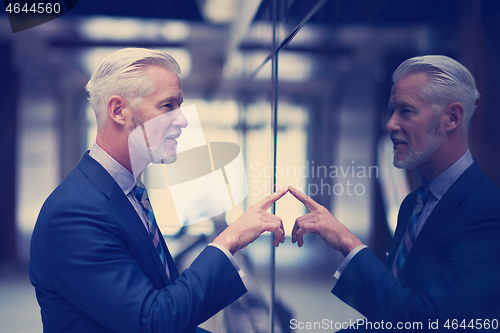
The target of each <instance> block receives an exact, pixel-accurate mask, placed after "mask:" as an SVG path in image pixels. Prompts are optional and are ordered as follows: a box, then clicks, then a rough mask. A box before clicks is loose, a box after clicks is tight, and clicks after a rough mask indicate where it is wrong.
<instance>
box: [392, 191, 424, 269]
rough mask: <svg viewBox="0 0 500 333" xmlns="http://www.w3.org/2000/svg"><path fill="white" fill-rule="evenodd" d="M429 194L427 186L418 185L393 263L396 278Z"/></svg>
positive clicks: (408, 251) (403, 262) (412, 241)
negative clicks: (404, 231)
mask: <svg viewBox="0 0 500 333" xmlns="http://www.w3.org/2000/svg"><path fill="white" fill-rule="evenodd" d="M430 196H431V194H430V193H429V189H428V188H427V186H425V185H422V186H420V188H419V191H418V195H417V201H416V202H415V207H414V208H413V213H412V214H411V217H410V221H409V223H408V227H407V229H406V234H405V236H404V238H403V243H402V244H401V249H400V250H399V254H398V256H397V258H396V264H395V265H394V269H393V271H392V273H393V274H394V277H395V278H396V279H397V278H398V275H399V272H401V269H402V268H403V266H404V264H405V261H406V257H407V256H408V253H410V251H411V248H412V247H413V243H414V242H415V239H416V238H417V236H416V235H417V226H418V220H419V219H420V215H422V209H423V208H424V206H425V204H426V203H427V201H428V200H429V198H430Z"/></svg>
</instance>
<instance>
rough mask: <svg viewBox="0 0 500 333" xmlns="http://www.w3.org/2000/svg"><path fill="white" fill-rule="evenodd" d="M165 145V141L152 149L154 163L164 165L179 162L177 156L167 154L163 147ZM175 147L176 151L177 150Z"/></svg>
mask: <svg viewBox="0 0 500 333" xmlns="http://www.w3.org/2000/svg"><path fill="white" fill-rule="evenodd" d="M164 144H165V140H163V141H162V142H161V143H159V144H157V145H156V146H154V147H153V149H151V157H152V159H153V160H152V161H151V162H153V163H162V164H171V163H174V162H175V161H176V160H177V154H176V153H174V154H172V155H168V154H167V153H166V152H165V149H164V148H163V145H164ZM176 148H177V147H175V148H174V149H176Z"/></svg>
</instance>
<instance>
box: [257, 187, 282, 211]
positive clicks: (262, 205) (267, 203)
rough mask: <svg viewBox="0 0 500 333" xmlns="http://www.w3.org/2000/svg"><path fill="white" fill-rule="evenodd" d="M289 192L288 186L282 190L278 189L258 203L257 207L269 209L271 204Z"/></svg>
mask: <svg viewBox="0 0 500 333" xmlns="http://www.w3.org/2000/svg"><path fill="white" fill-rule="evenodd" d="M286 192H288V187H283V188H282V189H281V190H278V191H276V192H274V193H273V194H271V195H268V196H267V197H265V198H264V199H262V200H261V201H259V202H258V203H256V204H255V205H256V207H258V208H260V209H263V210H268V209H269V207H271V205H272V204H273V203H274V202H276V200H278V199H279V198H281V197H282V196H284V195H285V193H286Z"/></svg>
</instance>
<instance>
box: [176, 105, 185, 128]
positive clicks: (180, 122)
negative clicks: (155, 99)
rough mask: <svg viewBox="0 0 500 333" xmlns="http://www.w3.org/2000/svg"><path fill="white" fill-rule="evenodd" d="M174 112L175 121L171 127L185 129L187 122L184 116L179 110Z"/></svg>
mask: <svg viewBox="0 0 500 333" xmlns="http://www.w3.org/2000/svg"><path fill="white" fill-rule="evenodd" d="M174 112H175V113H176V115H175V119H174V122H173V125H174V126H177V127H180V128H185V127H187V125H188V120H187V119H186V117H185V116H184V113H183V112H182V110H181V109H180V108H179V109H177V110H176V111H174Z"/></svg>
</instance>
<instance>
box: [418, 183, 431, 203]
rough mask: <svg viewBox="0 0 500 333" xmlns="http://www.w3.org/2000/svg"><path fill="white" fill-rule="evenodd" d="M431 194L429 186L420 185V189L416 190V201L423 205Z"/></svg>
mask: <svg viewBox="0 0 500 333" xmlns="http://www.w3.org/2000/svg"><path fill="white" fill-rule="evenodd" d="M431 195H432V194H431V193H430V191H429V188H428V187H427V186H425V185H422V186H420V189H419V191H418V197H417V201H419V203H420V204H421V205H422V206H425V204H426V203H427V201H428V200H429V199H430V197H431Z"/></svg>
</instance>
